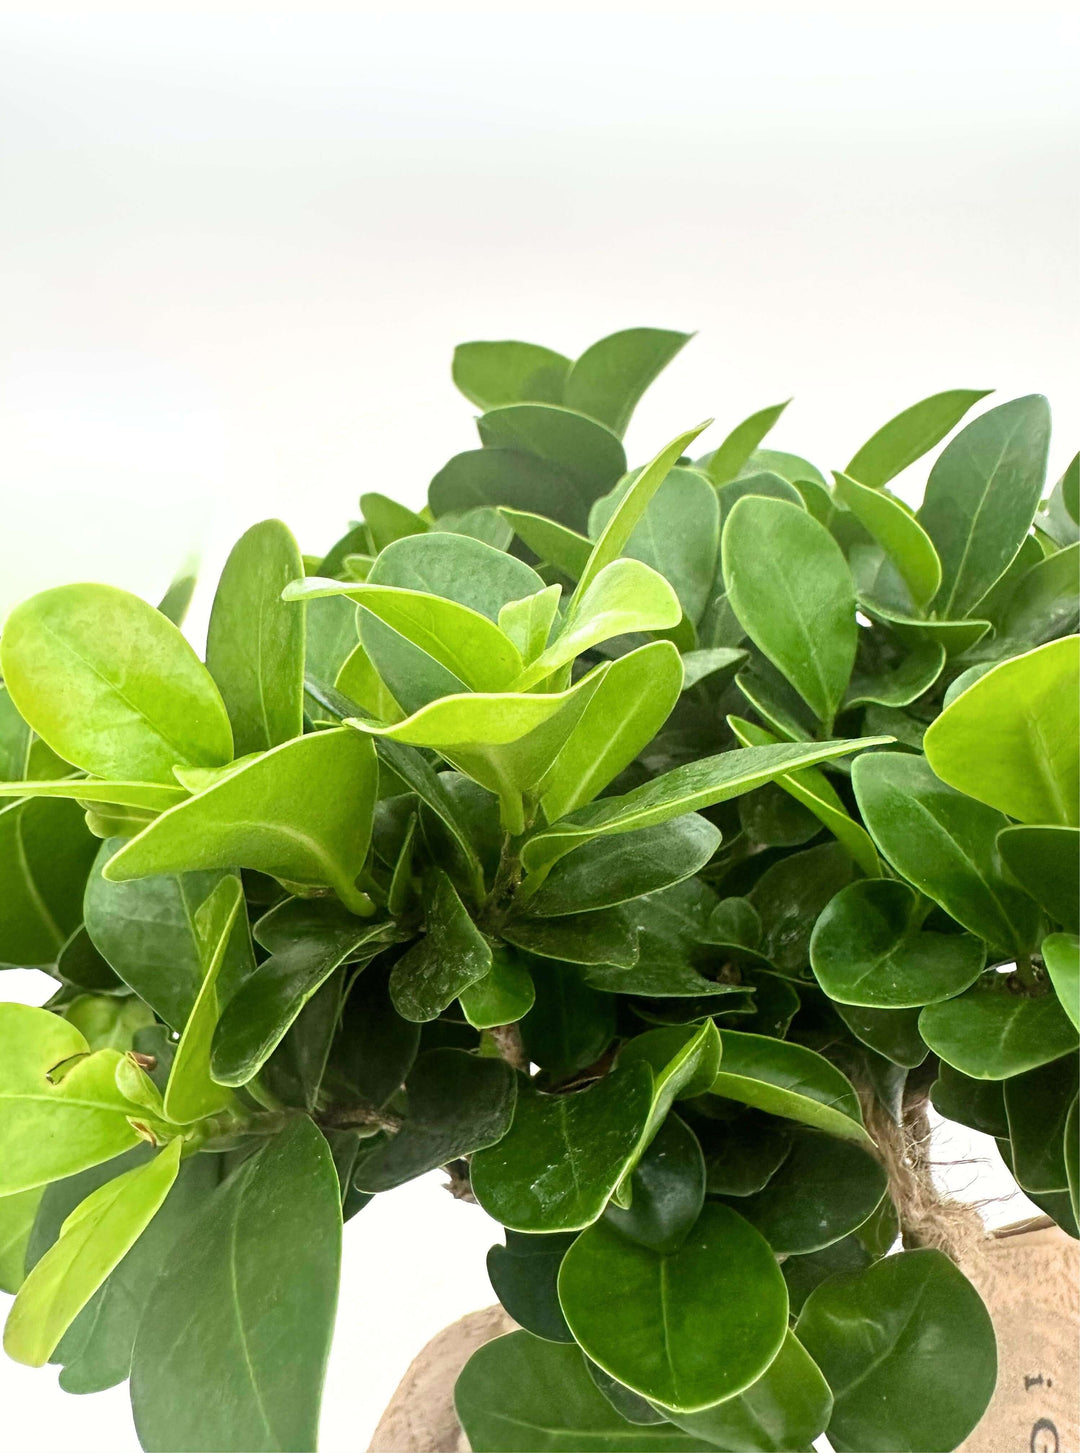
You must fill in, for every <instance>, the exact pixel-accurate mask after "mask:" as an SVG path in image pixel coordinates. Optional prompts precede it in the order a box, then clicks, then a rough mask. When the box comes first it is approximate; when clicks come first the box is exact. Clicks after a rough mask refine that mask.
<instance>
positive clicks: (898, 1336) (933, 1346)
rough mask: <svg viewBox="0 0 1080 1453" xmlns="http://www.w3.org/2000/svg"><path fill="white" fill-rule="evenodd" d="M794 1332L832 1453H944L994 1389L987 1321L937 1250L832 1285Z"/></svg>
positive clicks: (820, 1292)
mask: <svg viewBox="0 0 1080 1453" xmlns="http://www.w3.org/2000/svg"><path fill="white" fill-rule="evenodd" d="M795 1331H796V1333H797V1335H798V1338H799V1341H800V1342H801V1343H802V1344H803V1346H804V1347H805V1348H806V1350H807V1352H809V1354H810V1355H811V1357H813V1359H814V1360H815V1362H816V1363H817V1364H818V1366H819V1367H820V1368H821V1370H822V1372H823V1373H824V1374H825V1378H826V1380H827V1382H828V1384H829V1386H830V1388H832V1393H833V1398H834V1406H833V1415H832V1418H831V1420H830V1422H829V1427H828V1437H829V1442H830V1443H831V1444H832V1446H833V1447H834V1448H835V1449H836V1450H837V1453H949V1450H950V1449H953V1448H955V1447H956V1446H957V1444H958V1443H961V1442H962V1441H963V1440H964V1438H966V1437H967V1435H968V1433H970V1432H971V1430H972V1428H973V1427H974V1426H975V1424H976V1423H977V1422H978V1421H979V1419H980V1417H981V1416H982V1414H983V1410H984V1409H985V1407H986V1405H987V1403H988V1402H989V1401H990V1395H991V1393H992V1392H993V1390H994V1381H995V1378H996V1375H997V1357H996V1350H995V1344H994V1329H993V1327H992V1325H991V1323H990V1318H989V1315H988V1314H987V1311H986V1308H985V1307H984V1306H983V1304H982V1302H981V1300H980V1299H979V1295H978V1293H977V1292H976V1291H975V1289H974V1287H973V1286H972V1285H971V1283H970V1282H969V1281H968V1280H967V1279H966V1278H965V1277H964V1275H963V1274H962V1273H961V1272H960V1271H958V1270H957V1269H956V1267H955V1266H953V1264H952V1262H951V1261H950V1260H949V1259H948V1257H947V1256H945V1255H944V1254H943V1253H942V1252H940V1251H905V1252H903V1253H902V1254H901V1255H899V1256H887V1257H885V1258H884V1260H882V1261H878V1262H875V1263H874V1265H873V1266H870V1267H867V1268H866V1270H865V1271H857V1272H853V1273H849V1274H847V1275H842V1276H836V1277H833V1278H831V1279H830V1280H829V1281H827V1282H825V1283H824V1285H822V1286H820V1287H818V1288H817V1290H816V1291H814V1292H812V1293H811V1295H810V1296H809V1298H808V1299H807V1301H806V1304H805V1306H804V1307H803V1310H802V1313H801V1314H800V1316H799V1320H798V1323H797V1324H796V1327H795Z"/></svg>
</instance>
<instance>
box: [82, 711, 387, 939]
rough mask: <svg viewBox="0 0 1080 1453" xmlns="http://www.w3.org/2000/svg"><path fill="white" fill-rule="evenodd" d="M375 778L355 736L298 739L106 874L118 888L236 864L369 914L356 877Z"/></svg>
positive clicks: (148, 833)
mask: <svg viewBox="0 0 1080 1453" xmlns="http://www.w3.org/2000/svg"><path fill="white" fill-rule="evenodd" d="M376 778H377V770H376V764H375V751H374V748H373V747H372V745H371V743H370V742H369V741H365V740H364V738H363V737H362V736H359V735H358V734H357V733H356V732H353V731H349V730H348V729H346V728H339V729H335V730H332V731H322V732H314V733H312V734H310V735H308V736H304V737H299V738H297V739H296V740H295V741H292V742H286V743H285V744H284V745H283V746H280V747H274V748H272V749H271V750H270V751H269V752H264V753H263V754H262V755H260V756H258V757H256V758H254V759H253V760H252V761H250V762H249V763H248V764H247V765H246V766H245V767H243V768H241V770H240V771H238V772H236V773H234V774H233V775H232V776H230V777H227V778H225V779H224V781H221V782H219V783H218V784H217V785H216V786H214V787H210V788H208V789H207V790H206V791H205V792H202V793H200V794H199V796H197V797H193V798H191V799H190V801H188V802H182V803H181V804H180V805H179V806H178V807H173V808H171V809H170V810H169V811H168V812H165V813H163V814H162V815H161V817H159V818H157V819H156V820H155V821H154V822H152V823H151V824H150V826H149V827H148V828H146V829H145V830H144V831H143V832H141V833H140V834H139V836H138V837H135V838H132V840H131V841H130V842H128V843H126V844H125V845H124V846H123V847H122V848H121V849H120V851H119V852H118V853H117V854H116V855H115V856H114V857H112V858H110V859H109V862H108V864H107V865H106V867H105V869H104V873H103V876H104V877H105V878H106V879H107V880H108V881H109V882H113V883H116V882H124V881H127V880H129V879H131V878H144V877H148V876H149V875H151V874H158V873H181V872H186V871H188V870H190V869H194V868H224V867H233V866H236V865H239V866H240V867H244V868H255V869H257V870H258V871H259V872H262V873H269V874H271V875H272V876H273V877H278V878H284V879H286V880H288V881H290V882H296V883H305V884H312V885H316V886H326V885H329V886H330V887H332V888H333V889H334V891H335V892H336V893H337V894H338V896H339V897H340V899H341V900H342V902H343V903H344V904H345V905H346V907H348V908H350V909H352V911H353V912H358V913H360V914H363V915H365V916H366V915H367V914H369V913H370V912H371V904H370V902H369V900H368V898H367V896H366V894H364V893H361V892H360V891H359V890H358V889H357V887H356V878H357V875H358V874H359V873H360V872H362V870H363V867H364V861H365V859H366V857H367V850H368V844H369V842H370V840H371V814H372V809H373V807H374V802H375V791H376Z"/></svg>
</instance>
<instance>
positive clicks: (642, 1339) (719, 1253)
mask: <svg viewBox="0 0 1080 1453" xmlns="http://www.w3.org/2000/svg"><path fill="white" fill-rule="evenodd" d="M613 1291H615V1294H616V1295H617V1298H618V1301H617V1305H616V1306H613V1304H612V1293H613ZM559 1300H560V1302H561V1303H562V1309H563V1313H564V1315H565V1317H566V1320H567V1322H568V1323H569V1324H570V1330H571V1331H572V1332H573V1334H574V1337H575V1338H576V1340H577V1342H578V1343H579V1345H580V1346H581V1347H582V1348H583V1350H584V1351H585V1352H586V1354H587V1355H588V1356H589V1357H591V1358H592V1360H593V1361H594V1362H595V1363H597V1364H598V1365H599V1366H600V1367H602V1368H603V1369H604V1371H605V1372H608V1373H610V1374H611V1376H612V1377H615V1378H617V1379H618V1381H619V1382H621V1383H623V1384H624V1385H625V1386H627V1387H629V1388H632V1389H633V1390H634V1392H637V1393H640V1394H641V1396H642V1397H647V1398H649V1399H650V1400H651V1401H653V1402H657V1403H660V1404H662V1405H663V1406H664V1407H668V1408H673V1409H677V1410H679V1411H681V1412H697V1411H699V1410H700V1409H702V1408H706V1407H709V1406H710V1405H712V1404H714V1403H717V1402H720V1401H722V1400H723V1399H725V1398H729V1397H734V1396H736V1395H737V1394H738V1393H740V1392H743V1391H744V1390H745V1389H746V1388H748V1387H750V1386H751V1385H752V1384H753V1383H755V1382H756V1381H757V1379H758V1378H759V1377H760V1376H761V1375H762V1373H763V1372H764V1371H765V1369H766V1368H767V1367H768V1366H769V1364H770V1363H771V1362H772V1360H773V1358H774V1357H775V1356H776V1354H777V1352H778V1351H779V1350H780V1347H781V1345H782V1343H783V1341H784V1337H785V1335H786V1333H787V1313H788V1297H787V1287H786V1286H785V1285H784V1279H783V1277H782V1276H781V1275H780V1268H779V1266H778V1265H777V1264H776V1258H775V1257H774V1256H773V1254H772V1252H771V1250H770V1249H769V1246H768V1243H767V1242H766V1241H765V1240H764V1238H763V1237H762V1236H760V1235H759V1233H758V1232H757V1231H755V1230H754V1229H753V1227H751V1226H750V1225H748V1224H747V1222H746V1221H744V1220H743V1219H742V1217H741V1216H738V1215H736V1213H735V1212H734V1211H732V1210H730V1209H729V1208H728V1207H727V1206H719V1205H715V1204H708V1205H706V1206H705V1208H704V1209H703V1211H702V1213H701V1216H700V1217H699V1219H698V1222H697V1224H696V1226H695V1227H694V1228H693V1230H692V1231H691V1232H690V1234H689V1235H688V1236H687V1238H686V1240H685V1241H684V1242H683V1243H682V1245H681V1246H680V1247H679V1249H678V1250H677V1251H675V1252H672V1253H669V1254H667V1255H664V1254H661V1253H659V1252H656V1251H651V1250H649V1249H648V1248H647V1247H644V1246H641V1245H638V1244H637V1243H635V1242H633V1241H630V1240H628V1239H627V1238H626V1237H625V1236H623V1235H622V1234H621V1233H620V1232H618V1231H616V1230H615V1228H614V1227H613V1226H611V1225H610V1224H609V1223H607V1222H606V1221H601V1222H600V1223H598V1224H597V1225H595V1226H591V1227H590V1228H589V1229H588V1230H587V1231H586V1232H584V1234H583V1235H581V1236H579V1237H578V1239H577V1240H576V1241H575V1242H574V1244H573V1246H571V1248H570V1250H569V1251H568V1252H567V1253H566V1256H565V1257H564V1258H563V1263H562V1266H561V1268H560V1270H559Z"/></svg>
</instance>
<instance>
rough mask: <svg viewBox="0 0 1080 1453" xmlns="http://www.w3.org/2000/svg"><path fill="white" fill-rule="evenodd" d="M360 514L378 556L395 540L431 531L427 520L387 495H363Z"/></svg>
mask: <svg viewBox="0 0 1080 1453" xmlns="http://www.w3.org/2000/svg"><path fill="white" fill-rule="evenodd" d="M360 512H361V514H362V515H363V516H364V523H365V524H366V525H367V528H368V533H369V535H370V536H371V544H372V548H373V551H374V553H375V554H376V555H378V554H379V552H380V551H381V550H385V549H386V548H387V547H388V546H389V545H392V544H393V543H394V541H395V540H405V539H408V537H409V536H410V535H423V534H426V533H427V530H428V529H429V526H428V523H427V521H426V520H424V519H421V517H420V516H419V515H418V514H416V513H415V512H414V511H413V510H410V509H407V508H406V507H405V505H403V504H399V503H398V502H397V500H395V499H388V498H387V497H386V495H385V494H362V495H361V496H360ZM346 558H348V557H346ZM319 573H320V574H321V573H322V571H321V570H320V572H319Z"/></svg>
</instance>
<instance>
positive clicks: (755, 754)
mask: <svg viewBox="0 0 1080 1453" xmlns="http://www.w3.org/2000/svg"><path fill="white" fill-rule="evenodd" d="M882 740H884V739H883V738H880V737H871V738H864V739H861V740H858V741H836V742H806V743H803V742H797V743H792V744H790V745H788V744H787V743H783V744H779V745H776V746H769V747H747V748H744V749H742V750H741V751H738V752H721V753H719V754H718V755H717V756H715V757H703V758H701V759H700V760H699V761H696V762H689V763H687V764H686V765H685V766H682V767H675V768H674V769H673V770H672V771H670V772H665V773H664V774H663V775H662V776H660V777H656V778H654V779H653V780H652V781H651V782H646V783H645V784H644V786H642V787H635V788H634V789H633V791H631V792H627V793H625V794H624V795H623V796H621V797H605V798H602V799H601V800H600V801H598V802H594V803H590V804H589V805H588V806H586V807H581V808H578V809H577V810H576V811H575V812H573V813H570V814H568V815H567V816H566V817H564V818H562V819H561V820H560V821H559V822H557V823H555V824H554V826H552V827H550V828H547V829H545V830H544V831H542V832H539V833H537V834H535V835H534V836H533V837H531V838H529V840H528V841H527V842H526V843H525V846H524V847H523V849H522V861H523V862H524V864H525V867H526V868H527V869H528V870H529V871H530V872H536V871H537V870H538V869H540V868H541V867H543V866H545V865H546V864H548V863H554V862H555V861H556V860H557V859H558V858H561V857H562V856H563V855H564V854H565V853H568V852H570V851H571V850H572V849H573V848H574V847H577V846H579V845H580V844H581V843H582V842H584V841H587V840H588V839H590V838H595V837H600V836H603V835H606V834H609V833H624V832H632V831H633V830H634V829H636V828H640V827H652V826H653V825H655V824H657V823H661V822H668V821H669V820H670V819H671V818H673V817H681V816H682V815H683V814H684V813H687V812H695V811H697V810H698V809H700V808H702V807H711V806H712V805H713V804H715V803H718V802H727V801H729V800H730V799H731V798H733V797H741V796H742V794H743V793H744V792H750V791H752V790H753V788H755V787H760V786H761V784H762V783H763V782H769V781H772V779H773V778H775V777H778V776H780V775H782V774H783V773H784V772H785V771H793V770H798V769H799V768H800V767H812V766H814V765H816V763H818V762H827V761H830V760H831V759H833V758H834V757H843V756H849V755H851V754H853V753H855V752H858V751H861V750H862V749H863V748H864V747H868V746H876V745H878V744H879V743H880V742H881V741H882Z"/></svg>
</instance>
